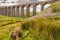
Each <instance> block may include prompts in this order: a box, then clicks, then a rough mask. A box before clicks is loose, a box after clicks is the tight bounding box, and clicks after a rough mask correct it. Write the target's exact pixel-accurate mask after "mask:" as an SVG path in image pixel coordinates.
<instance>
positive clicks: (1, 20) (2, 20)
mask: <svg viewBox="0 0 60 40" xmlns="http://www.w3.org/2000/svg"><path fill="white" fill-rule="evenodd" d="M22 19H24V18H21V17H7V16H1V15H0V26H3V25H7V24H11V23H16V22H21V21H22Z"/></svg>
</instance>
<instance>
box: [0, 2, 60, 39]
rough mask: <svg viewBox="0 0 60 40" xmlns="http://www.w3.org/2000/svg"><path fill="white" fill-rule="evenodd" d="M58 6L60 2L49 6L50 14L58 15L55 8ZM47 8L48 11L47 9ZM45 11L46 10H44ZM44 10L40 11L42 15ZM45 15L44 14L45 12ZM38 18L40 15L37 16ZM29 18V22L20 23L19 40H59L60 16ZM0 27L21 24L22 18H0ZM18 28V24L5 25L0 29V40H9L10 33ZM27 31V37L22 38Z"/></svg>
mask: <svg viewBox="0 0 60 40" xmlns="http://www.w3.org/2000/svg"><path fill="white" fill-rule="evenodd" d="M59 6H60V1H57V2H55V3H54V4H52V6H50V7H49V8H51V11H52V13H60V11H59V10H60V9H59V8H57V7H59ZM49 8H48V9H49ZM46 10H47V9H46ZM46 10H44V11H42V12H41V13H44V12H45V11H46ZM45 13H46V12H45ZM39 16H40V15H39ZM39 16H38V18H35V19H33V18H31V19H29V20H27V19H26V20H24V23H21V24H22V26H20V23H19V27H22V30H20V32H21V36H20V40H60V16H51V17H44V18H41V17H39ZM0 18H1V19H0V20H1V21H0V24H1V23H3V24H1V25H5V24H9V23H15V22H21V21H22V18H15V17H14V18H11V17H5V16H1V17H0ZM32 19H33V20H32ZM17 26H18V23H16V24H12V25H10V24H9V25H5V26H2V27H1V28H0V40H10V33H11V32H12V31H13V30H14V29H15V28H16V27H17ZM26 31H28V33H27V35H26V36H25V37H23V36H24V34H23V33H24V32H26Z"/></svg>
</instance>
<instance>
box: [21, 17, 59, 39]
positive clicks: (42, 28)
mask: <svg viewBox="0 0 60 40" xmlns="http://www.w3.org/2000/svg"><path fill="white" fill-rule="evenodd" d="M22 27H23V28H22V31H24V30H25V31H27V30H28V31H29V32H28V34H27V35H26V36H25V37H21V40H60V16H55V17H47V18H36V19H34V20H29V21H28V20H26V22H25V23H24V24H22ZM22 33H23V32H22Z"/></svg>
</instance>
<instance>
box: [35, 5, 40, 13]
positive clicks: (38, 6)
mask: <svg viewBox="0 0 60 40" xmlns="http://www.w3.org/2000/svg"><path fill="white" fill-rule="evenodd" d="M40 12H41V5H37V6H36V13H37V14H39V13H40Z"/></svg>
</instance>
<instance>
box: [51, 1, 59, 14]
mask: <svg viewBox="0 0 60 40" xmlns="http://www.w3.org/2000/svg"><path fill="white" fill-rule="evenodd" d="M51 8H52V12H53V13H60V1H57V2H55V3H54V4H52V6H51Z"/></svg>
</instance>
